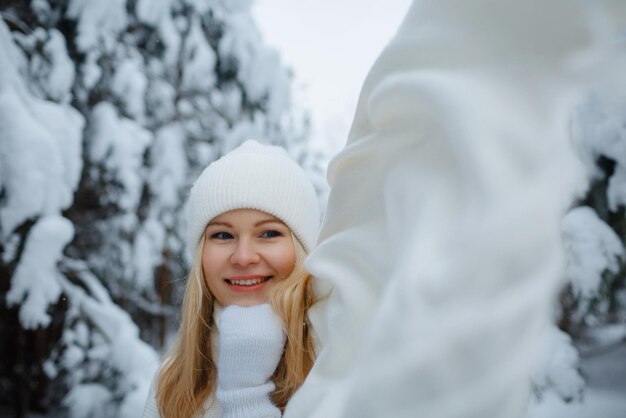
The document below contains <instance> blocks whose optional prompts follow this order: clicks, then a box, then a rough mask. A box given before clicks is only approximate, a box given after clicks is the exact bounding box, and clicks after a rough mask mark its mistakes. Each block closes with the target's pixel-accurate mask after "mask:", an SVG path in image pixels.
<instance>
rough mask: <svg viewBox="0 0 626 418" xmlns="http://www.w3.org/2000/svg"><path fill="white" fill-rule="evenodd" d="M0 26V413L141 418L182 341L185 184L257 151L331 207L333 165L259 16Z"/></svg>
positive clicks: (234, 6)
mask: <svg viewBox="0 0 626 418" xmlns="http://www.w3.org/2000/svg"><path fill="white" fill-rule="evenodd" d="M0 12H1V13H2V19H1V20H0V62H2V65H0V254H1V262H0V271H1V272H2V277H3V278H5V280H3V281H2V283H3V284H2V286H1V287H0V300H1V302H0V313H2V314H3V318H5V317H6V318H8V319H9V321H3V324H2V325H1V331H2V335H3V337H2V338H3V340H5V341H10V343H9V344H5V345H4V346H3V347H2V348H1V349H0V350H2V351H1V352H0V355H3V356H4V359H5V360H8V361H6V362H3V366H2V368H1V369H0V405H2V404H3V405H9V406H10V407H11V408H13V409H15V410H18V411H26V410H28V409H43V410H47V409H65V410H67V411H68V414H69V415H70V416H72V417H86V416H92V417H136V416H138V414H139V413H140V412H139V411H141V408H142V407H143V403H144V401H145V397H146V394H147V390H148V384H149V381H150V379H151V377H152V374H153V372H154V370H155V367H156V365H157V362H158V356H157V351H156V350H155V349H153V348H152V346H155V347H157V348H161V347H163V345H165V344H166V342H167V341H166V340H167V335H168V333H169V332H171V331H172V329H174V328H175V326H176V319H177V318H176V311H177V309H176V304H177V302H178V300H179V296H180V294H181V290H182V287H183V285H184V281H183V278H184V276H185V266H186V265H187V262H188V261H189V260H188V254H187V252H186V251H185V248H184V228H183V225H182V221H181V219H182V214H183V213H184V208H183V204H184V201H185V193H186V191H187V190H188V188H189V185H190V183H191V182H192V181H193V179H194V178H195V177H197V175H198V174H199V172H200V171H201V170H202V169H203V168H204V167H205V166H206V165H207V164H208V163H209V162H211V161H213V160H215V159H216V158H218V157H220V156H221V155H223V154H224V153H226V152H227V151H229V150H230V149H232V148H234V147H236V146H237V145H239V143H241V142H243V141H244V140H245V139H248V138H251V137H254V138H260V139H262V140H265V141H266V142H271V143H274V144H279V145H282V146H284V147H285V148H286V149H287V150H288V151H289V152H290V153H291V154H292V155H293V156H294V158H296V159H297V160H298V161H299V162H300V163H301V164H302V165H303V166H304V167H305V168H307V169H308V170H309V171H310V172H311V174H312V176H313V178H314V179H315V181H316V184H317V186H318V189H319V191H320V192H322V191H323V189H324V180H323V176H322V167H321V161H322V160H323V159H324V158H325V156H323V155H321V154H320V153H319V152H315V151H312V150H311V147H310V146H309V144H308V128H307V123H306V114H304V113H302V112H293V111H290V89H291V82H290V74H289V71H288V70H287V69H286V68H285V67H284V66H283V65H282V63H281V61H280V57H279V56H278V54H277V52H276V51H274V50H272V49H269V48H267V47H265V46H264V45H263V43H262V37H261V36H260V33H259V31H258V29H257V27H256V25H255V23H254V21H253V20H252V18H251V15H250V1H246V0H238V1H227V0H183V1H179V0H111V1H100V0H60V1H52V0H50V1H47V0H32V1H30V2H24V1H6V2H2V4H1V5H0ZM140 329H141V332H140ZM140 334H141V335H140ZM140 337H141V338H140ZM145 341H147V342H149V344H147V343H146V342H145ZM6 382H11V383H12V384H10V385H9V384H6ZM14 382H17V384H14Z"/></svg>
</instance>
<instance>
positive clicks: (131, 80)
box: [111, 57, 148, 123]
mask: <svg viewBox="0 0 626 418" xmlns="http://www.w3.org/2000/svg"><path fill="white" fill-rule="evenodd" d="M147 84H148V80H147V78H146V75H145V70H144V68H143V65H142V62H141V57H132V58H127V59H126V60H124V61H122V62H121V63H120V64H119V66H118V68H117V70H116V71H115V75H114V76H113V80H112V81H111V90H112V91H113V92H114V93H115V94H116V95H117V96H118V98H119V99H120V101H121V102H122V103H123V108H124V110H125V111H126V112H127V113H128V115H129V116H131V117H132V119H134V120H136V121H138V122H140V123H141V122H143V119H144V113H145V109H144V107H145V106H144V103H145V99H144V95H145V92H146V86H147Z"/></svg>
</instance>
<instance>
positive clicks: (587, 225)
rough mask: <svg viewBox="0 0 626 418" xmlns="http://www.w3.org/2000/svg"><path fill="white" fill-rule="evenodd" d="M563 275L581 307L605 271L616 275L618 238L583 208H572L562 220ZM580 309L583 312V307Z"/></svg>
mask: <svg viewBox="0 0 626 418" xmlns="http://www.w3.org/2000/svg"><path fill="white" fill-rule="evenodd" d="M562 230H563V239H564V245H565V252H566V257H567V270H566V276H567V277H568V279H569V280H570V281H571V283H572V288H573V291H574V293H575V295H576V296H577V297H579V298H581V299H582V300H583V305H585V304H588V303H589V300H590V299H591V298H593V297H594V296H596V295H597V294H598V293H599V292H600V286H601V284H602V274H603V273H604V271H607V270H608V271H610V272H612V273H617V271H618V270H619V260H620V258H621V257H623V253H624V246H623V245H622V242H621V239H620V237H618V236H617V234H616V233H615V232H614V231H613V230H612V229H611V228H610V227H609V226H608V225H607V224H606V223H604V221H602V220H601V219H600V218H599V217H598V215H597V214H596V212H595V211H594V210H593V209H591V208H589V207H586V206H580V207H577V208H574V209H572V210H571V211H570V212H569V213H568V214H567V215H566V216H565V217H564V218H563V221H562ZM582 310H585V308H584V307H583V308H582Z"/></svg>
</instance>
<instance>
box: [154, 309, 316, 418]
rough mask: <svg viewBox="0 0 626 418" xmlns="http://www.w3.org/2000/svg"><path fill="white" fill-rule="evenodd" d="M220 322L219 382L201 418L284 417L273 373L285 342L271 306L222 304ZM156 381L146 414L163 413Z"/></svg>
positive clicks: (215, 339) (216, 344) (215, 337)
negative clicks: (273, 395) (272, 395)
mask: <svg viewBox="0 0 626 418" xmlns="http://www.w3.org/2000/svg"><path fill="white" fill-rule="evenodd" d="M315 310H316V309H313V310H312V312H314V311H315ZM214 321H215V324H219V325H218V332H216V333H213V334H212V335H211V345H212V351H213V356H214V361H215V362H216V364H217V365H218V380H217V383H218V387H217V391H216V393H213V394H211V396H210V397H209V398H208V399H207V400H206V401H205V403H204V408H205V411H204V413H203V414H202V415H201V417H198V418H217V417H222V416H225V417H230V418H268V417H271V418H275V417H278V416H280V411H279V410H278V408H276V407H275V406H274V405H272V403H271V400H270V398H269V394H270V393H271V392H272V391H273V390H274V384H273V382H271V375H272V374H273V371H274V369H275V368H276V365H277V364H278V361H279V359H280V357H281V355H282V351H283V347H284V331H282V323H281V322H280V320H278V319H277V318H276V317H275V315H274V314H273V312H272V310H271V308H270V307H269V305H267V304H263V305H256V306H253V307H249V308H240V307H238V306H232V307H228V308H226V309H223V308H221V307H219V306H216V309H215V313H214ZM220 349H223V350H224V352H223V353H220V352H219V350H220ZM154 386H155V383H154V381H153V383H152V385H151V388H150V393H149V396H148V400H147V402H146V406H145V409H144V414H143V418H160V415H159V411H158V408H157V404H156V397H155V387H154Z"/></svg>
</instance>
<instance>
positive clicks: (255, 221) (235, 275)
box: [202, 209, 296, 306]
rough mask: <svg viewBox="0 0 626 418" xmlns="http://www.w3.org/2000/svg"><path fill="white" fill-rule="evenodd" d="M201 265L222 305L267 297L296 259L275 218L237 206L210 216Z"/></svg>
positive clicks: (255, 302)
mask: <svg viewBox="0 0 626 418" xmlns="http://www.w3.org/2000/svg"><path fill="white" fill-rule="evenodd" d="M203 239H204V249H203V251H202V271H203V273H204V280H206V283H207V286H208V287H209V290H210V291H211V293H212V294H213V296H214V297H215V299H217V301H218V302H219V303H220V304H221V305H222V306H228V305H239V306H252V305H258V304H260V303H264V302H267V300H268V297H269V294H270V290H271V289H272V288H273V287H274V286H275V285H276V283H277V282H279V281H281V280H284V279H285V278H286V277H287V276H289V274H290V273H291V271H292V270H293V268H294V266H295V263H296V251H295V248H294V245H293V241H292V238H291V231H290V230H289V228H288V227H287V225H285V224H284V223H283V222H282V221H280V220H279V219H278V218H276V217H274V216H272V215H268V214H267V213H264V212H261V211H258V210H254V209H237V210H232V211H230V212H226V213H223V214H221V215H219V216H216V217H215V218H213V219H212V220H211V221H210V222H209V223H208V225H207V227H206V230H205V233H204V238H203Z"/></svg>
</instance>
